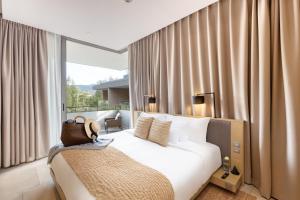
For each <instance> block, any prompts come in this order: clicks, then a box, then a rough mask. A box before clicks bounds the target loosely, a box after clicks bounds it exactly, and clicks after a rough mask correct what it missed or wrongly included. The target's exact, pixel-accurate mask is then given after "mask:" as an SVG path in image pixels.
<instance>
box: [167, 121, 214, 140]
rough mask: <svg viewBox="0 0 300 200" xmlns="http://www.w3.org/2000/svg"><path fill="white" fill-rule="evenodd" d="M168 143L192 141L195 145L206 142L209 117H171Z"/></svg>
mask: <svg viewBox="0 0 300 200" xmlns="http://www.w3.org/2000/svg"><path fill="white" fill-rule="evenodd" d="M168 120H171V121H172V124H171V128H170V136H169V143H170V144H172V143H173V144H176V143H178V142H185V141H192V142H195V143H198V144H199V143H203V142H206V134H207V126H208V123H209V120H210V118H209V117H203V118H193V117H182V116H171V117H169V119H168Z"/></svg>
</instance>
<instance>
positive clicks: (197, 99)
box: [193, 92, 217, 118]
mask: <svg viewBox="0 0 300 200" xmlns="http://www.w3.org/2000/svg"><path fill="white" fill-rule="evenodd" d="M206 95H212V98H213V103H214V118H216V116H217V114H216V101H215V93H214V92H206V93H202V94H196V95H195V96H193V104H204V103H205V96H206Z"/></svg>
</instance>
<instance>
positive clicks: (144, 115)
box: [140, 112, 171, 121]
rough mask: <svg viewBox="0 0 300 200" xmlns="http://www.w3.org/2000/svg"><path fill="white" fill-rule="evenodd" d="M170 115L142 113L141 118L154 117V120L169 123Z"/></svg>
mask: <svg viewBox="0 0 300 200" xmlns="http://www.w3.org/2000/svg"><path fill="white" fill-rule="evenodd" d="M169 116H171V115H169V114H164V113H145V112H142V113H141V114H140V117H153V118H154V119H158V120H160V121H167V120H168V118H169Z"/></svg>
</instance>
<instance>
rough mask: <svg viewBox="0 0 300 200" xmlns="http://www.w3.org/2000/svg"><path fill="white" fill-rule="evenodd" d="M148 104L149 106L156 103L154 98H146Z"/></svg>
mask: <svg viewBox="0 0 300 200" xmlns="http://www.w3.org/2000/svg"><path fill="white" fill-rule="evenodd" d="M148 103H149V104H150V103H156V99H155V97H149V98H148Z"/></svg>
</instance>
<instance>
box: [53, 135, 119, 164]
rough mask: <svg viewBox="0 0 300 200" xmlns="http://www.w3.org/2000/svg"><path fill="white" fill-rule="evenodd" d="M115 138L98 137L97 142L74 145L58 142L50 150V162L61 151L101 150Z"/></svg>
mask: <svg viewBox="0 0 300 200" xmlns="http://www.w3.org/2000/svg"><path fill="white" fill-rule="evenodd" d="M113 141H114V140H113V139H98V141H97V142H95V143H86V144H80V145H73V146H68V147H65V146H64V145H63V144H57V145H55V146H53V147H51V149H50V150H49V153H48V164H50V163H51V162H52V160H53V158H54V157H55V156H56V155H57V154H58V153H60V152H62V151H66V150H71V149H80V150H87V149H89V150H93V149H94V150H101V149H104V148H105V147H107V146H108V145H109V144H110V143H112V142H113Z"/></svg>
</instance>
